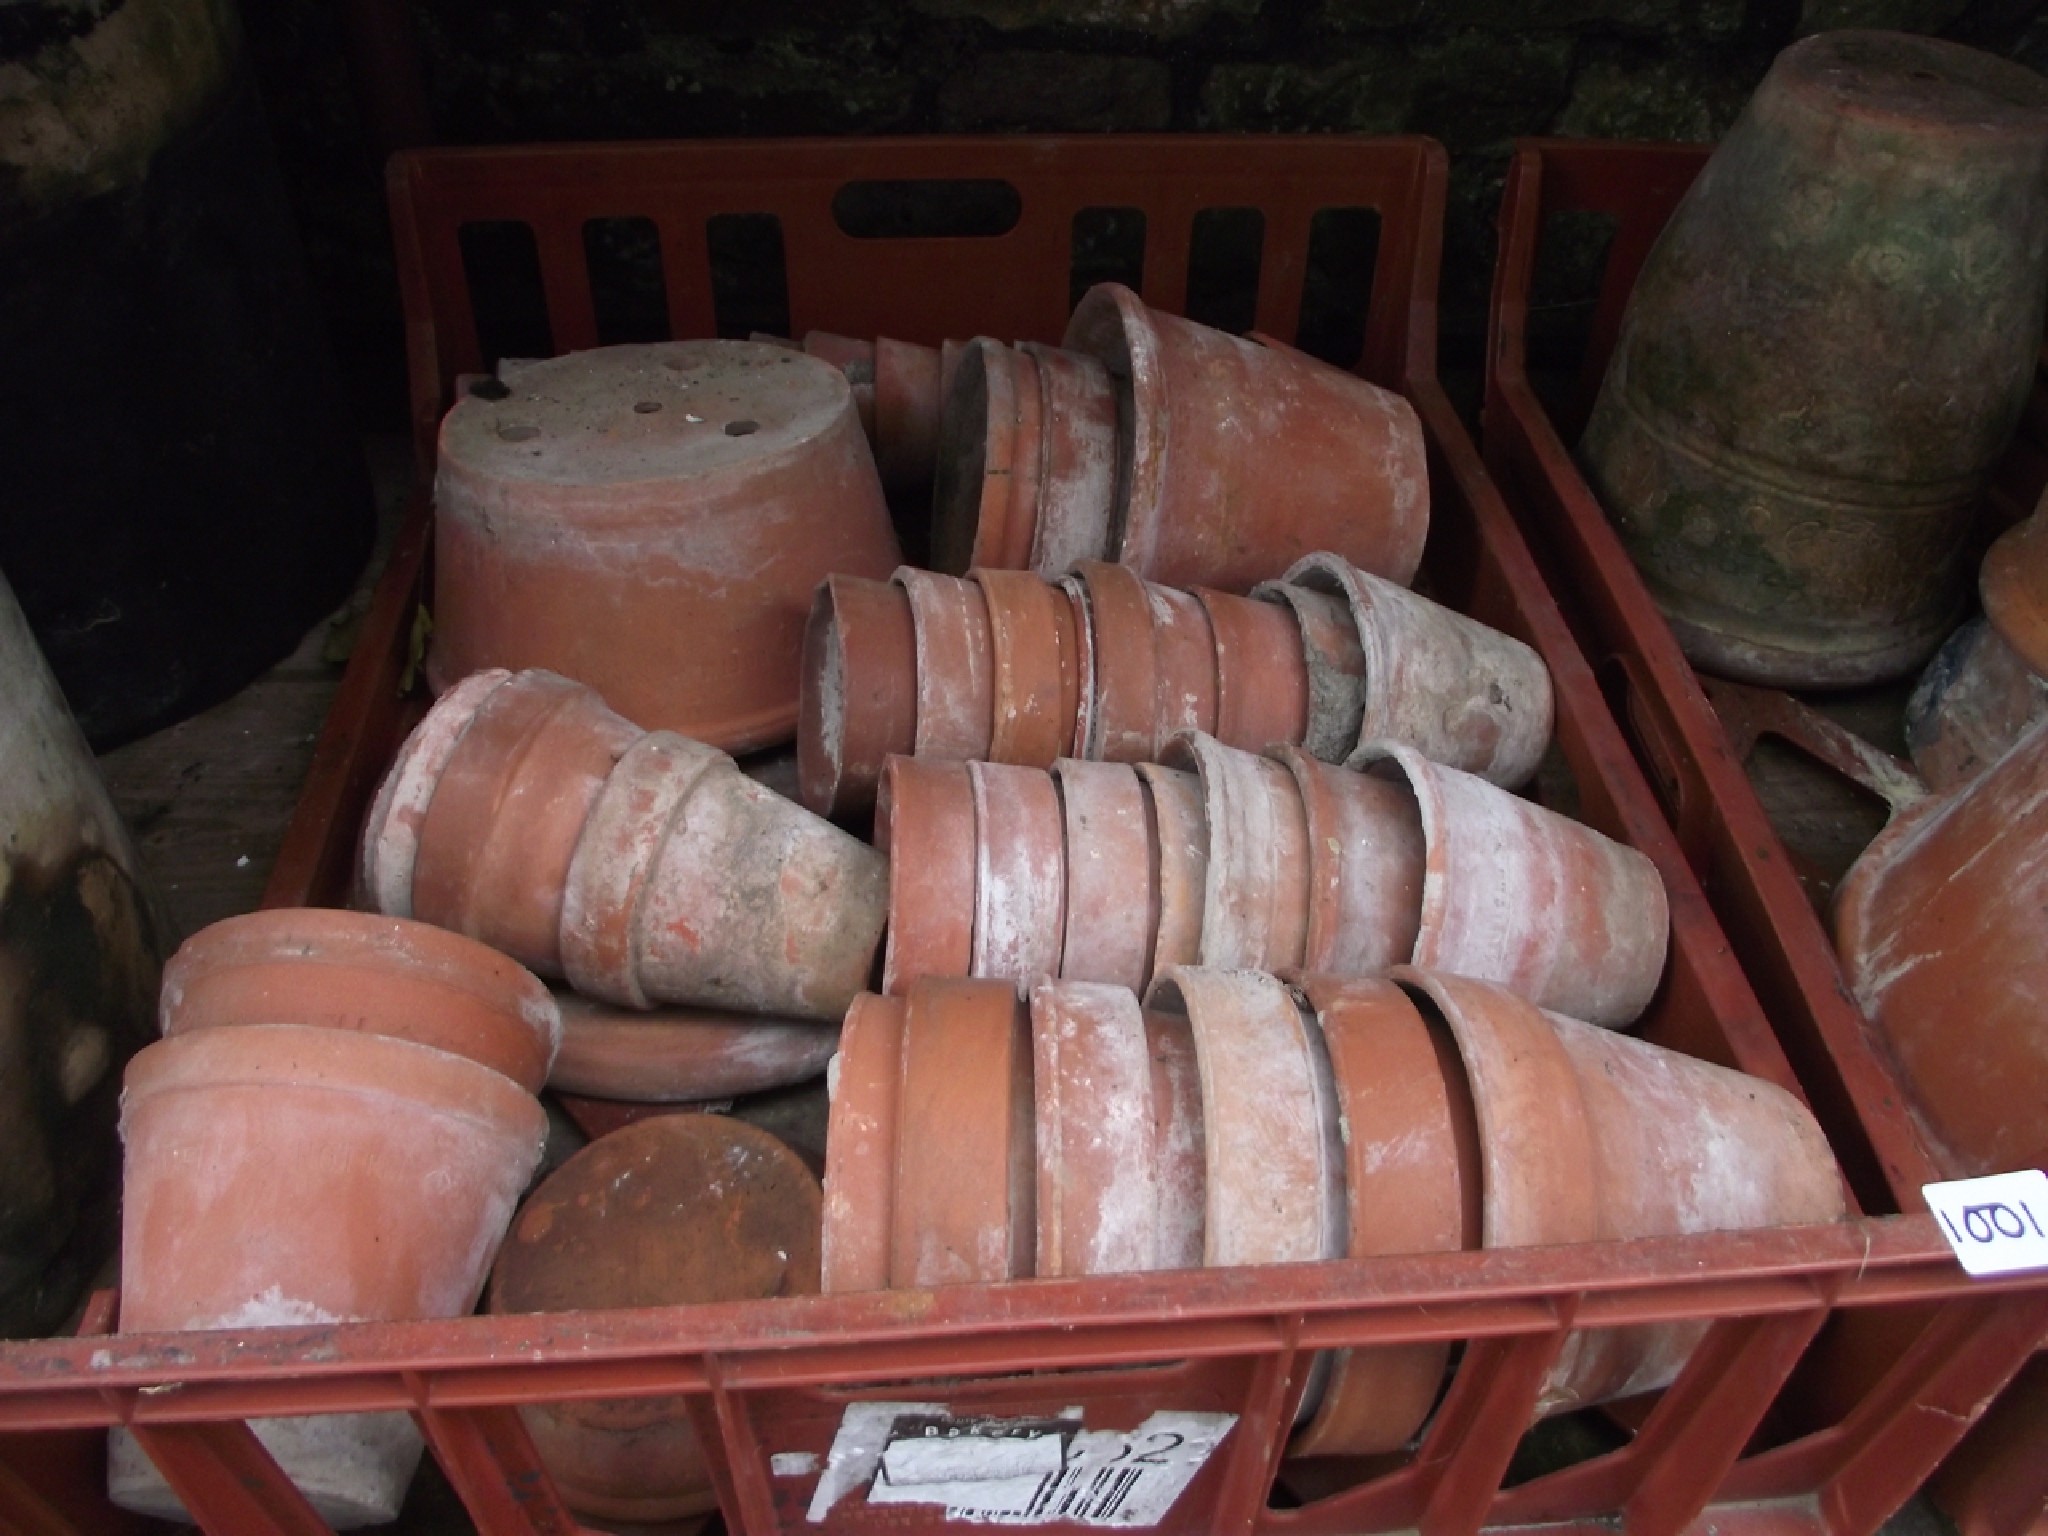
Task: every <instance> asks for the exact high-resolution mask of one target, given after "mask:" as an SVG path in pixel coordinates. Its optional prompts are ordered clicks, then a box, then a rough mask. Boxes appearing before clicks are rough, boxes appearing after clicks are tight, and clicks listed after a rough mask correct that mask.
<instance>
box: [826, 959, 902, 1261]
mask: <svg viewBox="0 0 2048 1536" xmlns="http://www.w3.org/2000/svg"><path fill="white" fill-rule="evenodd" d="M903 1020H904V1003H903V999H901V998H899V997H880V996H877V995H876V994H875V993H873V992H863V993H862V994H861V995H860V996H859V997H857V998H855V999H854V1000H853V1006H852V1007H851V1008H849V1009H847V1011H846V1023H845V1024H844V1026H843V1027H842V1028H841V1030H840V1032H839V1052H838V1054H837V1055H835V1056H834V1057H833V1058H832V1065H831V1067H830V1068H829V1069H828V1070H827V1072H826V1074H825V1082H826V1085H827V1088H828V1090H829V1092H830V1094H831V1110H830V1114H829V1117H828V1122H827V1125H826V1129H825V1205H824V1216H823V1225H824V1231H823V1238H822V1243H821V1248H820V1252H821V1254H822V1256H823V1257H822V1265H823V1267H822V1270H821V1274H822V1277H823V1278H822V1282H821V1284H822V1288H823V1289H824V1290H825V1291H827V1292H836V1291H884V1290H887V1289H888V1288H889V1245H890V1242H891V1240H892V1239H891V1234H892V1233H893V1231H894V1221H895V1218H894V1215H893V1211H894V1208H895V1199H896V1119H897V1089H898V1087H899V1084H900V1080H901V1078H902V1076H903Z"/></svg>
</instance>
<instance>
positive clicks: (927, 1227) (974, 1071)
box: [889, 979, 1037, 1287]
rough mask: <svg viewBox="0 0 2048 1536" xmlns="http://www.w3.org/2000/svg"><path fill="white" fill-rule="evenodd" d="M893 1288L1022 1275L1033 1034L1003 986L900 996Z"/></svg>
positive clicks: (1030, 1171)
mask: <svg viewBox="0 0 2048 1536" xmlns="http://www.w3.org/2000/svg"><path fill="white" fill-rule="evenodd" d="M896 1105H897V1118H898V1126H897V1132H896V1173H895V1197H894V1200H893V1203H892V1206H891V1220H892V1223H893V1226H892V1231H891V1237H890V1246H889V1283H890V1285H891V1286H896V1287H904V1286H930V1285H967V1284H973V1283H975V1282H978V1281H988V1280H1009V1279H1015V1278H1017V1277H1019V1276H1027V1275H1029V1274H1030V1273H1031V1266H1032V1260H1033V1250H1034V1247H1035V1244H1036V1241H1037V1238H1036V1226H1035V1217H1034V1214H1033V1206H1034V1192H1035V1185H1036V1173H1035V1170H1034V1166H1033V1158H1032V1133H1031V1022H1030V1015H1029V1014H1028V1012H1027V1011H1026V1010H1025V1007H1024V1004H1023V1002H1022V1000H1021V999H1020V998H1019V997H1018V996H1017V991H1016V988H1015V987H1014V986H1013V985H1012V984H1010V983H1009V982H1005V981H940V980H936V979H927V980H925V981H921V982H918V983H917V984H916V985H914V986H913V987H912V988H911V989H910V997H909V999H908V1003H907V1006H906V1012H905V1018H904V1026H903V1075H902V1078H901V1080H900V1083H899V1086H898V1089H897V1099H896Z"/></svg>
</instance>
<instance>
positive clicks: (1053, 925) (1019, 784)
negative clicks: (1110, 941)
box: [967, 763, 1067, 986]
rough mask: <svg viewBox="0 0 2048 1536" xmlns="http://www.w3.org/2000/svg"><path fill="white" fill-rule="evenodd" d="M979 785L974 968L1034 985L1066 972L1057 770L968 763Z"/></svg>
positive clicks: (970, 774) (972, 778)
mask: <svg viewBox="0 0 2048 1536" xmlns="http://www.w3.org/2000/svg"><path fill="white" fill-rule="evenodd" d="M967 780H968V783H969V785H970V786H971V787H972V789H973V793H974V949H973V963H972V968H971V970H970V972H969V974H970V975H974V976H1005V977H1008V978H1010V979H1011V980H1012V981H1014V982H1016V983H1018V984H1019V985H1020V986H1029V985H1030V984H1031V983H1032V982H1034V981H1036V980H1038V978H1040V977H1041V976H1057V975H1059V974H1060V949H1061V944H1062V942H1063V940H1064V938H1065V935H1066V900H1067V868H1066V858H1067V855H1066V828H1065V824H1064V822H1063V820H1062V818H1061V814H1060V798H1059V791H1058V789H1057V788H1056V787H1055V786H1054V784H1053V780H1052V775H1051V774H1049V773H1047V772H1045V771H1044V770H1043V769H1039V768H1018V767H1012V766H1009V765H1006V764H1001V763H969V764H968V765H967Z"/></svg>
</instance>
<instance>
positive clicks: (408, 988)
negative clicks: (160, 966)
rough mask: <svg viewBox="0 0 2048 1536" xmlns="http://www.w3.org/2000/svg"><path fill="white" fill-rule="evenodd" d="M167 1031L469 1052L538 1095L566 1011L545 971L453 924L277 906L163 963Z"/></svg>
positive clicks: (206, 934) (204, 935)
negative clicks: (265, 1033) (386, 1039)
mask: <svg viewBox="0 0 2048 1536" xmlns="http://www.w3.org/2000/svg"><path fill="white" fill-rule="evenodd" d="M157 1020H158V1023H159V1025H160V1027H161V1028H162V1030H163V1033H164V1034H165V1035H182V1034H188V1033H190V1032H192V1031H193V1030H199V1029H214V1028H218V1027H221V1026H224V1025H246V1024H306V1025H312V1026H315V1027H318V1028H321V1029H350V1030H361V1031H363V1032H364V1033H366V1034H373V1035H389V1036H391V1037H392V1038H393V1039H398V1040H411V1041H413V1042H414V1043H416V1044H419V1045H430V1046H433V1047H434V1048H435V1049H437V1050H442V1051H450V1052H453V1053H454V1054H455V1055H457V1056H466V1057H468V1058H469V1059H470V1060H471V1061H474V1062H476V1063H478V1064H479V1065H481V1066H486V1067H489V1068H491V1069H492V1070H493V1071H496V1072H501V1073H503V1074H504V1075H505V1076H506V1077H509V1078H511V1079H512V1080H513V1081H514V1082H515V1083H517V1084H519V1086H520V1087H522V1088H524V1089H525V1090H526V1091H527V1092H528V1093H538V1092H539V1091H540V1089H541V1085H542V1084H544V1083H545V1082H547V1080H548V1069H549V1066H550V1064H551V1063H552V1062H553V1061H554V1059H555V1054H556V1048H557V1046H558V1045H559V1044H560V1043H561V1039H562V1019H561V1016H560V1015H559V1014H558V1013H557V1012H556V1008H555V1002H554V999H553V998H552V997H550V996H549V995H548V989H547V988H546V987H544V986H542V985H541V983H540V981H539V980H538V978H536V977H535V976H533V975H532V973H530V972H529V971H527V970H525V969H524V968H522V967H521V966H520V965H519V964H518V962H516V961H514V960H510V959H507V958H506V957H505V956H504V955H501V954H499V953H498V952H497V951H496V950H494V949H491V948H489V947H488V946H486V945H483V944H479V943H477V942H476V941H475V940H474V939H466V938H464V937H462V935H460V934H457V933H450V932H448V931H447V930H446V929H443V928H435V927H433V926H431V925H429V924H427V923H415V922H410V921H408V920H406V919H405V918H398V917H378V916H374V915H372V914H370V913H367V912H337V911H330V910H324V909H318V908H307V907H275V908H271V909H268V910H266V911H262V912H247V913H244V914H242V915H241V916H238V917H230V918H225V919H223V920H222V921H220V922H217V923H214V924H213V925H211V926H210V927H207V928H203V929H201V930H200V931H199V932H198V933H196V934H194V935H193V936H192V937H191V938H189V939H187V940H186V941H185V942H184V944H183V945H181V946H180V947H179V949H178V952H177V953H176V954H175V955H173V956H171V958H170V961H169V963H168V964H166V965H165V966H164V981H163V992H162V994H161V997H160V999H159V1003H158V1011H157Z"/></svg>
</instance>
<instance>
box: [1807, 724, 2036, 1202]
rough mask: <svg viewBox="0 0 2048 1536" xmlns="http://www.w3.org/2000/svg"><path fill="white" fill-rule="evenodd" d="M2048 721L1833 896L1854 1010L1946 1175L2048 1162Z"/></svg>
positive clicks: (1920, 809) (1879, 844) (1884, 842)
mask: <svg viewBox="0 0 2048 1536" xmlns="http://www.w3.org/2000/svg"><path fill="white" fill-rule="evenodd" d="M2044 914H2048V721H2042V722H2039V723H2037V724H2036V725H2035V726H2034V727H2033V728H2032V729H2031V730H2029V731H2028V732H2027V734H2026V735H2025V736H2023V737H2022V738H2021V739H2020V741H2019V743H2018V744H2017V745H2016V746H2014V747H2013V748H2012V750H2011V751H2009V752H2007V753H2006V755H2005V756H2004V757H2003V758H2001V759H2000V760H1999V761H1998V762H1997V763H1996V764H1995V765H1993V766H1992V767H1991V768H1989V769H1987V770H1986V771H1985V772H1984V773H1983V774H1981V775H1980V776H1979V777H1977V778H1976V779H1974V780H1972V781H1970V782H1969V783H1967V784H1965V785H1964V786H1963V787H1962V788H1960V789H1958V790H1956V791H1955V792H1953V793H1952V794H1949V795H1946V796H1943V797H1940V798H1937V799H1931V800H1925V801H1922V802H1920V803H1919V804H1917V805H1915V806H1913V807H1911V808H1910V809H1908V810H1906V811H1904V812H1902V813H1901V814H1900V815H1898V816H1897V817H1896V818H1895V819H1894V820H1893V822H1892V824H1891V825H1890V826H1888V827H1886V828H1885V830H1884V831H1883V832H1881V833H1879V834H1878V837H1877V840H1876V841H1875V842H1873V843H1872V844H1871V845H1870V846H1869V847H1868V848H1867V849H1865V850H1864V852H1863V856H1862V857H1861V858H1860V859H1858V860H1857V861H1856V864H1855V867H1854V868H1852V869H1851V870H1850V871H1849V874H1848V877H1847V878H1846V879H1845V880H1843V882H1842V885H1841V889H1840V892H1839V894H1838V896H1837V898H1836V907H1835V943H1836V945H1837V947H1838V948H1839V949H1840V951H1841V955H1842V964H1843V968H1844V970H1845V971H1846V972H1847V973H1848V978H1849V984H1850V986H1851V987H1852V988H1854V990H1855V993H1856V1000H1857V1002H1858V1003H1860V1004H1861V1005H1862V1007H1863V1010H1864V1012H1865V1013H1866V1014H1867V1015H1868V1016H1869V1018H1870V1020H1871V1022H1872V1024H1873V1025H1875V1027H1876V1029H1877V1032H1878V1033H1879V1035H1880V1036H1882V1037H1883V1039H1884V1041H1885V1043H1886V1045H1887V1047H1888V1048H1889V1049H1890V1051H1891V1053H1892V1055H1893V1056H1894V1058H1895V1059H1896V1060H1897V1061H1898V1064H1899V1067H1900V1070H1901V1073H1902V1075H1903V1077H1904V1079H1905V1082H1906V1084H1907V1088H1908V1093H1909V1096H1910V1098H1911V1100H1912V1107H1913V1111H1914V1114H1915V1116H1916V1118H1917V1119H1918V1120H1919V1121H1920V1123H1921V1125H1922V1126H1923V1127H1925V1128H1926V1130H1927V1131H1928V1132H1929V1135H1930V1140H1931V1142H1932V1144H1933V1146H1934V1148H1935V1150H1936V1155H1937V1156H1938V1158H1939V1159H1940V1161H1941V1162H1942V1164H1943V1165H1944V1167H1945V1169H1946V1171H1947V1172H1948V1173H1949V1174H1950V1175H1951V1176H1952V1177H1957V1178H1961V1177H1966V1176H1974V1175H1977V1174H1986V1173H2003V1172H2006V1171H2008V1170H2010V1169H2014V1168H2036V1167H2041V1166H2043V1165H2044V1163H2048V1115H2044V1114H2043V1109H2044V1106H2048V1015H2044V1014H2043V1012H2042V1010H2041V1008H2040V1007H2039V1005H2038V999H2039V997H2040V996H2041V995H2042V990H2043V988H2048V916H2044Z"/></svg>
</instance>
